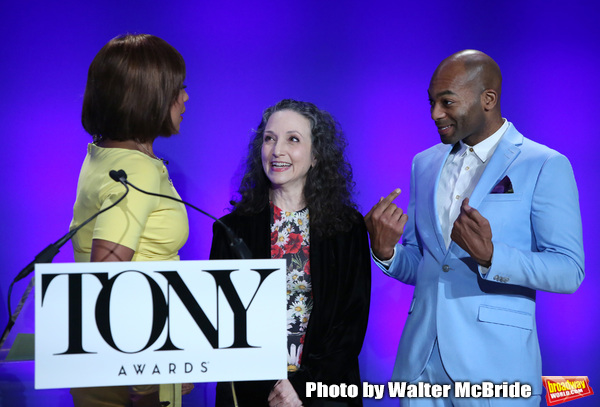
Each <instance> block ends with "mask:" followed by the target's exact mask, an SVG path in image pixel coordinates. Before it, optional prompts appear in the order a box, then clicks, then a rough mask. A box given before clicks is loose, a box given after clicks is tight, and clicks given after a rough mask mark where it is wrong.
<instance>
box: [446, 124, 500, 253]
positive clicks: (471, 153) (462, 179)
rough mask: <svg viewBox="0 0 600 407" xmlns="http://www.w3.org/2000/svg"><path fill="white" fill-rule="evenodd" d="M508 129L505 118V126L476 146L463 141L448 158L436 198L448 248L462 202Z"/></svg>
mask: <svg viewBox="0 0 600 407" xmlns="http://www.w3.org/2000/svg"><path fill="white" fill-rule="evenodd" d="M507 128H508V121H506V119H504V123H503V124H502V126H501V127H500V128H499V129H498V130H497V131H496V132H495V133H494V134H492V135H491V136H489V137H488V138H486V139H485V140H483V141H481V142H480V143H478V144H476V145H474V146H469V145H467V144H465V143H463V142H462V140H461V141H459V142H458V143H456V144H455V145H454V148H453V149H452V151H451V152H450V154H449V155H448V158H447V159H446V162H445V163H444V166H443V168H442V173H441V175H440V181H439V183H438V190H437V195H436V205H437V207H436V209H437V213H438V217H439V220H440V226H441V228H442V235H443V236H444V242H445V243H446V249H447V248H448V247H449V246H450V243H451V239H450V234H451V233H452V226H453V225H454V221H456V218H458V215H459V214H460V207H461V205H462V202H463V201H464V200H465V198H469V197H470V196H471V194H472V193H473V190H474V189H475V186H476V185H477V183H478V182H479V179H480V178H481V174H483V171H484V170H485V167H486V166H487V164H488V162H489V159H490V158H491V157H492V154H494V151H496V147H498V143H499V142H500V138H501V137H502V135H503V134H504V132H505V131H506V129H507Z"/></svg>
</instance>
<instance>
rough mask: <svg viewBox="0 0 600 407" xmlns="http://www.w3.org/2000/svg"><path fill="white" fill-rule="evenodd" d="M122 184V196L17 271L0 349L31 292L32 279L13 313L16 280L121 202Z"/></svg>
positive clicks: (51, 256)
mask: <svg viewBox="0 0 600 407" xmlns="http://www.w3.org/2000/svg"><path fill="white" fill-rule="evenodd" d="M123 185H124V186H125V189H126V191H125V193H124V194H123V196H121V197H120V198H119V199H118V200H117V201H116V202H115V203H113V204H112V205H110V206H108V207H106V208H104V209H102V210H101V211H99V212H96V213H95V214H94V215H92V216H91V217H89V218H88V219H86V220H85V221H84V222H83V223H82V224H80V225H79V226H77V227H75V228H73V229H72V230H70V231H69V232H67V234H65V235H64V236H63V237H61V238H60V239H58V240H57V241H56V242H54V243H52V244H50V245H48V247H46V248H45V249H44V250H42V251H41V252H40V253H39V254H38V255H37V256H35V258H34V259H33V261H32V262H31V263H29V264H28V265H27V266H25V268H24V269H23V270H21V271H20V272H19V274H17V276H16V277H15V279H14V280H13V281H12V283H10V287H9V288H8V322H7V324H6V328H4V332H3V333H2V337H1V338H0V349H1V348H2V345H4V341H6V338H7V337H8V334H9V333H10V330H11V329H12V327H13V326H14V325H15V321H16V320H17V317H18V316H19V313H20V312H21V308H23V304H24V303H25V300H27V297H28V296H29V294H30V293H31V289H32V288H33V281H34V280H33V279H32V280H31V282H30V283H29V286H28V287H27V289H26V290H25V293H24V294H23V296H22V297H21V301H20V302H19V305H18V306H17V309H16V311H15V313H14V314H13V313H12V310H11V305H10V302H11V301H10V298H11V294H12V289H13V286H14V284H15V283H16V282H17V281H19V280H22V279H24V278H25V277H27V276H28V275H29V274H30V273H31V272H32V271H33V269H34V267H35V265H36V264H41V263H52V260H54V257H55V256H56V255H57V254H58V252H60V248H61V247H63V246H64V245H65V243H67V242H68V241H69V240H71V238H72V237H73V236H74V235H75V233H77V232H78V231H79V230H80V229H81V228H82V227H84V226H85V225H87V224H88V223H90V222H91V221H92V220H94V219H95V218H96V217H97V216H98V215H100V214H101V213H104V212H106V211H107V210H109V209H111V208H113V207H114V206H116V205H118V204H119V202H121V201H122V200H123V199H124V198H125V197H126V196H127V194H128V193H129V187H128V186H127V185H125V184H123Z"/></svg>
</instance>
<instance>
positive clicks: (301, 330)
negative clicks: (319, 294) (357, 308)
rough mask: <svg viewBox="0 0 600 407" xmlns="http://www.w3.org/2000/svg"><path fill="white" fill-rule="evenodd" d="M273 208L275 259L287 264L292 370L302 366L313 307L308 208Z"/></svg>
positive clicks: (272, 238)
mask: <svg viewBox="0 0 600 407" xmlns="http://www.w3.org/2000/svg"><path fill="white" fill-rule="evenodd" d="M270 207H271V222H272V223H271V258H273V259H285V260H286V265H287V337H288V372H295V371H296V370H298V368H299V367H300V361H301V358H302V348H303V345H304V337H305V335H306V327H307V326H308V319H309V317H310V313H311V311H312V307H313V299H312V286H311V278H310V257H309V247H310V242H309V235H308V219H309V216H308V208H304V209H302V210H300V211H298V212H285V211H282V210H281V209H280V208H278V207H277V206H275V205H273V203H271V204H270Z"/></svg>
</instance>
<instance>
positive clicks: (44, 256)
mask: <svg viewBox="0 0 600 407" xmlns="http://www.w3.org/2000/svg"><path fill="white" fill-rule="evenodd" d="M115 172H116V171H115ZM123 174H125V172H124V171H123ZM125 177H127V175H125ZM111 178H112V174H111ZM113 179H114V178H113ZM124 186H125V193H124V194H123V196H122V197H120V198H119V199H118V200H117V201H116V202H115V203H113V204H112V205H110V206H109V207H106V208H104V209H102V210H101V211H99V212H96V213H95V214H94V215H92V216H90V217H89V218H88V219H86V220H85V221H84V222H83V223H81V224H80V225H78V226H76V227H74V228H73V229H72V230H70V231H69V232H68V233H67V234H66V235H64V236H63V237H61V238H60V239H58V240H57V241H56V242H54V243H52V244H50V245H49V246H48V247H46V248H45V249H44V250H42V251H41V252H40V253H39V254H38V255H37V256H35V258H34V259H33V261H32V262H31V263H29V264H28V265H27V266H26V267H25V268H24V269H23V270H21V271H20V272H19V274H17V277H15V279H14V281H13V282H17V281H19V280H21V279H23V278H25V277H27V276H28V275H29V273H31V272H32V271H33V268H34V266H35V264H36V263H52V259H54V256H56V255H57V254H58V252H59V251H60V248H61V247H63V246H64V244H65V243H67V242H68V241H69V240H71V238H72V237H73V236H74V235H75V233H77V232H78V231H79V229H81V228H82V227H84V226H85V225H87V224H88V223H90V222H91V221H92V220H94V219H95V218H96V217H97V216H98V215H100V214H101V213H104V212H106V211H107V210H109V209H111V208H113V207H114V206H116V205H118V204H119V202H121V201H122V200H123V199H124V198H125V197H126V196H127V194H128V193H129V187H128V186H127V185H124Z"/></svg>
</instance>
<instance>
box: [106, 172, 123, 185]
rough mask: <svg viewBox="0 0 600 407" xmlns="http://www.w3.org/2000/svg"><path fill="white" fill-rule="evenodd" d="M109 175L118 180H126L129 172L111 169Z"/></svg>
mask: <svg viewBox="0 0 600 407" xmlns="http://www.w3.org/2000/svg"><path fill="white" fill-rule="evenodd" d="M108 175H109V176H110V177H111V178H112V179H113V180H114V181H116V182H124V181H125V180H126V179H127V173H126V172H125V171H123V170H119V171H115V170H110V171H109V172H108Z"/></svg>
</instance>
